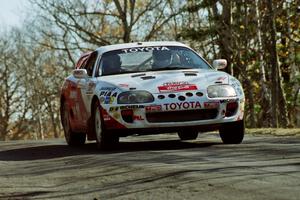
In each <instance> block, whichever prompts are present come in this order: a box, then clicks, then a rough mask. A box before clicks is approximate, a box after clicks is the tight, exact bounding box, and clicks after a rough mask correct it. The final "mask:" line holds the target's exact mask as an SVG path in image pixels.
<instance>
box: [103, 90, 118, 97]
mask: <svg viewBox="0 0 300 200" xmlns="http://www.w3.org/2000/svg"><path fill="white" fill-rule="evenodd" d="M117 95H118V93H117V92H114V93H112V91H101V92H100V96H105V97H106V96H108V97H110V96H112V97H116V96H117Z"/></svg>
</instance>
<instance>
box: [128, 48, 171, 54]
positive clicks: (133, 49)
mask: <svg viewBox="0 0 300 200" xmlns="http://www.w3.org/2000/svg"><path fill="white" fill-rule="evenodd" d="M153 50H157V51H170V49H169V48H168V47H136V48H130V49H123V50H122V51H123V52H124V53H134V52H149V51H153Z"/></svg>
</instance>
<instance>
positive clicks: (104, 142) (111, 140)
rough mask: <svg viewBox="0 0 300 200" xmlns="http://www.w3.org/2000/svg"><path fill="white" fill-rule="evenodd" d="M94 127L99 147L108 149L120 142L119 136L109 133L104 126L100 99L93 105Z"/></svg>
mask: <svg viewBox="0 0 300 200" xmlns="http://www.w3.org/2000/svg"><path fill="white" fill-rule="evenodd" d="M92 128H93V132H94V134H95V136H96V143H97V148H99V149H106V148H109V147H112V146H113V145H114V144H116V143H118V142H119V137H118V136H113V135H108V133H107V132H106V131H105V129H104V126H103V120H102V117H101V108H100V103H99V101H96V102H95V104H94V106H93V115H92Z"/></svg>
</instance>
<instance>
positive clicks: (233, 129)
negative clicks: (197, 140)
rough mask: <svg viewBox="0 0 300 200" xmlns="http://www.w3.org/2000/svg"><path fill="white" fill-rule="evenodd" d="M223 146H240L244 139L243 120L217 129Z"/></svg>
mask: <svg viewBox="0 0 300 200" xmlns="http://www.w3.org/2000/svg"><path fill="white" fill-rule="evenodd" d="M219 133H220V137H221V139H222V141H223V143H224V144H240V143H242V141H243V139H244V134H245V125H244V120H241V121H237V122H230V123H226V124H223V125H222V126H221V127H220V129H219Z"/></svg>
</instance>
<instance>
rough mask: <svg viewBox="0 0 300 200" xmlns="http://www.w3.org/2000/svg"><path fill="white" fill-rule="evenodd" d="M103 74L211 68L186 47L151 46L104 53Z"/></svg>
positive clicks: (102, 61) (102, 59) (102, 60)
mask: <svg viewBox="0 0 300 200" xmlns="http://www.w3.org/2000/svg"><path fill="white" fill-rule="evenodd" d="M100 69H101V71H102V75H112V74H121V73H132V72H145V71H160V70H176V69H211V67H210V66H209V65H208V64H207V63H206V62H205V61H204V60H203V59H202V58H201V57H200V56H198V55H197V54H196V53H195V52H193V51H192V50H190V49H189V48H186V47H178V46H151V47H135V48H128V49H121V50H115V51H109V52H106V53H104V54H103V55H102V58H101V62H100Z"/></svg>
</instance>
